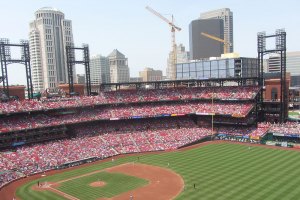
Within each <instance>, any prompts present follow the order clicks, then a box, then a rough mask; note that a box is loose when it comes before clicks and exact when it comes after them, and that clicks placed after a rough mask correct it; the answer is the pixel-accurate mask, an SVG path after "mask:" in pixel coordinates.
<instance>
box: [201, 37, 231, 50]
mask: <svg viewBox="0 0 300 200" xmlns="http://www.w3.org/2000/svg"><path fill="white" fill-rule="evenodd" d="M201 35H203V36H205V37H208V38H210V39H213V40H216V41H219V42H222V43H223V46H224V54H226V53H229V52H227V49H229V46H231V43H230V42H227V41H226V40H223V39H221V38H218V37H216V36H213V35H210V34H208V33H204V32H201Z"/></svg>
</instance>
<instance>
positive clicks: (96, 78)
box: [90, 55, 110, 85]
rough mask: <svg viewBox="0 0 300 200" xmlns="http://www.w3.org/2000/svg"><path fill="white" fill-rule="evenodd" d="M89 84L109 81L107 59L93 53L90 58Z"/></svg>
mask: <svg viewBox="0 0 300 200" xmlns="http://www.w3.org/2000/svg"><path fill="white" fill-rule="evenodd" d="M90 72H91V84H92V85H99V84H101V83H110V69H109V59H108V58H107V57H105V56H101V55H95V56H92V57H91V59H90Z"/></svg>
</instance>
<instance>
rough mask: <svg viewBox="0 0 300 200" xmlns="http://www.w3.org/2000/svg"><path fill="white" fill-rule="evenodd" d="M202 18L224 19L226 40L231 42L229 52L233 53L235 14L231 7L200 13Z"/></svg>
mask: <svg viewBox="0 0 300 200" xmlns="http://www.w3.org/2000/svg"><path fill="white" fill-rule="evenodd" d="M200 19H222V20H223V27H224V28H223V31H224V40H226V41H227V42H229V43H230V44H231V45H229V46H228V47H227V52H228V53H232V52H233V50H234V48H233V14H232V12H231V11H230V9H229V8H222V9H218V10H212V11H208V12H205V13H201V14H200Z"/></svg>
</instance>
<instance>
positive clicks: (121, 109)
mask: <svg viewBox="0 0 300 200" xmlns="http://www.w3.org/2000/svg"><path fill="white" fill-rule="evenodd" d="M252 108H253V104H252V103H221V102H218V103H214V104H213V105H212V104H211V103H205V102H190V103H188V104H187V103H182V102H180V103H176V102H173V103H159V104H158V103H148V104H142V105H117V106H107V107H103V108H85V109H81V110H77V111H76V113H73V114H68V115H58V116H56V115H50V114H48V115H47V114H31V115H20V116H11V117H10V116H8V117H6V118H3V120H1V122H0V133H1V132H2V133H4V132H11V131H17V130H24V129H33V128H41V127H49V126H58V125H61V124H74V123H78V122H86V121H94V120H100V119H112V118H130V117H136V116H143V117H146V116H157V115H162V114H189V113H196V114H200V115H201V114H203V115H207V114H210V113H216V114H223V115H239V116H246V115H247V114H248V113H249V112H250V110H251V109H252Z"/></svg>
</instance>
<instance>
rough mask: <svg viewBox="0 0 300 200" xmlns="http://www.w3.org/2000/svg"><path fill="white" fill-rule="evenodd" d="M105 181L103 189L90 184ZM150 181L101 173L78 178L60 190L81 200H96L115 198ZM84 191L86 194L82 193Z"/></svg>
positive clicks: (63, 185)
mask: <svg viewBox="0 0 300 200" xmlns="http://www.w3.org/2000/svg"><path fill="white" fill-rule="evenodd" d="M99 180H100V181H103V182H105V183H106V185H104V186H102V187H91V186H89V184H90V183H93V182H96V181H99ZM147 183H148V181H146V180H144V179H140V178H136V177H133V176H127V175H124V174H119V173H108V172H100V173H96V174H92V175H89V176H84V177H80V178H76V179H73V180H69V181H66V182H64V183H62V184H61V186H60V187H58V189H59V190H60V191H62V192H65V193H67V194H70V195H72V196H74V197H77V198H79V199H91V200H96V199H99V198H100V197H107V198H108V197H113V196H116V195H118V194H120V193H122V192H126V191H128V190H133V189H135V188H137V187H140V186H143V185H146V184H147ZM82 191H84V192H82Z"/></svg>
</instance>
